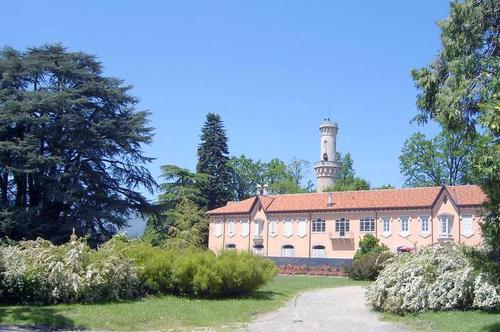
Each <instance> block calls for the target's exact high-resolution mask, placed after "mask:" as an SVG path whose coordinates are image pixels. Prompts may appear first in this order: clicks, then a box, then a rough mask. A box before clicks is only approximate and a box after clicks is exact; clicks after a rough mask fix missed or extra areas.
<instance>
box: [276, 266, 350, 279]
mask: <svg viewBox="0 0 500 332" xmlns="http://www.w3.org/2000/svg"><path fill="white" fill-rule="evenodd" d="M278 269H279V274H285V275H314V276H332V277H340V276H345V272H344V269H343V268H342V267H335V266H330V265H321V266H306V265H292V264H288V265H281V266H278Z"/></svg>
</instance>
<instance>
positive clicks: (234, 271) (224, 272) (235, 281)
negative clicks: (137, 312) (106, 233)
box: [107, 239, 277, 297]
mask: <svg viewBox="0 0 500 332" xmlns="http://www.w3.org/2000/svg"><path fill="white" fill-rule="evenodd" d="M107 246H111V247H113V248H114V250H116V251H119V252H121V253H123V255H124V256H125V257H128V258H130V259H132V260H133V261H135V262H136V264H137V265H138V266H139V268H140V269H139V278H140V279H141V281H142V283H143V285H144V286H145V288H146V291H147V292H148V293H151V294H180V295H194V296H204V297H205V296H208V297H219V296H235V295H244V294H248V293H251V292H253V291H254V290H256V289H257V288H258V287H260V286H262V285H263V284H265V283H266V282H268V281H269V280H271V278H272V277H273V276H274V275H275V274H276V272H277V270H276V267H275V265H274V263H273V262H272V261H270V260H268V259H266V258H264V257H261V256H257V255H252V254H250V253H246V252H236V251H232V250H228V251H223V252H221V253H220V254H219V255H218V256H216V255H215V254H214V253H212V252H211V251H208V250H200V249H182V250H180V249H162V248H160V247H154V246H152V245H151V244H149V243H147V242H142V241H123V240H119V239H118V240H117V239H114V240H112V241H110V242H109V243H108V244H107Z"/></svg>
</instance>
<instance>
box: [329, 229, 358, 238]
mask: <svg viewBox="0 0 500 332" xmlns="http://www.w3.org/2000/svg"><path fill="white" fill-rule="evenodd" d="M328 234H329V236H330V239H352V238H353V237H352V233H351V232H345V231H344V232H329V233H328Z"/></svg>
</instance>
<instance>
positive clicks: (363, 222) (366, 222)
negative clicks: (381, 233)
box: [359, 218, 375, 233]
mask: <svg viewBox="0 0 500 332" xmlns="http://www.w3.org/2000/svg"><path fill="white" fill-rule="evenodd" d="M366 226H368V227H366ZM367 228H368V230H367ZM359 232H360V233H375V219H373V218H362V219H359Z"/></svg>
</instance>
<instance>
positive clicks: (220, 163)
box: [196, 113, 231, 210]
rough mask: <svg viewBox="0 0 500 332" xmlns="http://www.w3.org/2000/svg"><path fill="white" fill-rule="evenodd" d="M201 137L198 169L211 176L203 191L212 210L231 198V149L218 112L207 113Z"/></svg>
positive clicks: (209, 208) (208, 206)
mask: <svg viewBox="0 0 500 332" xmlns="http://www.w3.org/2000/svg"><path fill="white" fill-rule="evenodd" d="M200 138H201V143H200V145H199V147H198V164H197V165H196V171H197V172H198V173H202V174H207V175H208V176H209V178H208V181H207V182H206V184H205V185H203V186H202V188H201V191H202V194H203V196H204V197H205V199H206V200H207V203H206V208H207V209H208V210H211V209H214V208H217V207H220V206H223V205H225V204H226V203H227V201H229V200H230V199H231V170H230V165H229V149H228V146H227V136H226V131H225V129H224V125H223V123H222V120H221V117H220V116H219V115H218V114H215V113H208V114H207V120H206V121H205V124H204V125H203V128H202V129H201V136H200Z"/></svg>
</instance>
